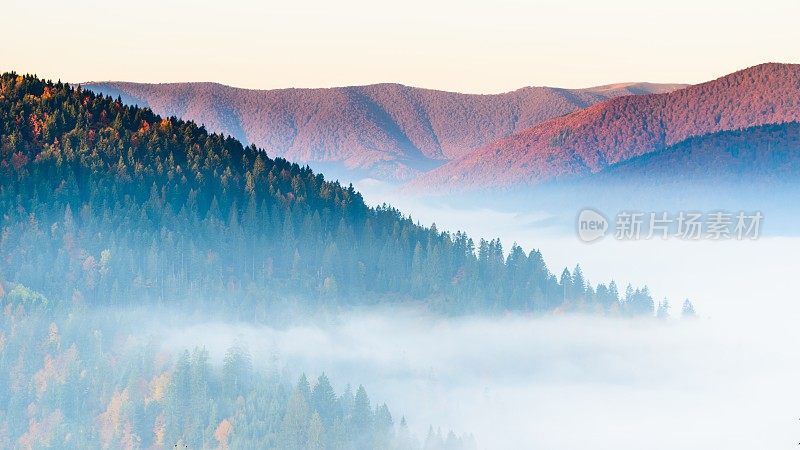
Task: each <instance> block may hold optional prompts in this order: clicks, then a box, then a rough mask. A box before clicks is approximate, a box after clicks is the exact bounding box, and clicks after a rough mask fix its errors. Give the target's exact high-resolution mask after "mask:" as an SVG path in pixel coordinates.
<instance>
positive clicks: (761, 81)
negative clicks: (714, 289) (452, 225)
mask: <svg viewBox="0 0 800 450" xmlns="http://www.w3.org/2000/svg"><path fill="white" fill-rule="evenodd" d="M790 121H800V65H793V64H762V65H759V66H755V67H751V68H749V69H745V70H742V71H739V72H735V73H733V74H730V75H727V76H724V77H722V78H719V79H717V80H714V81H710V82H707V83H703V84H698V85H694V86H689V87H687V88H685V89H681V90H677V91H674V92H670V93H665V94H656V95H642V96H628V97H622V98H617V99H612V100H609V101H606V102H603V103H599V104H597V105H594V106H591V107H589V108H586V109H585V110H581V111H578V112H575V113H572V114H569V115H567V116H564V117H560V118H557V119H553V120H550V121H548V122H545V123H542V124H540V125H538V126H535V127H533V128H530V129H528V130H525V131H523V132H520V133H518V134H515V135H513V136H511V137H508V138H505V139H501V140H499V141H496V142H494V143H491V144H489V145H487V146H485V147H484V148H482V149H480V150H477V151H475V152H472V153H470V154H469V155H467V156H465V157H463V158H461V159H460V160H457V161H453V162H451V163H448V164H446V165H444V166H442V167H439V168H437V169H435V170H433V171H431V172H429V173H427V174H425V175H423V176H421V177H420V178H418V179H416V180H415V181H414V182H413V184H414V186H415V187H416V188H417V189H424V190H430V189H437V190H464V189H467V190H469V189H481V188H486V187H508V186H513V185H535V184H539V183H542V182H545V181H549V180H553V179H557V178H564V177H572V176H582V175H586V174H590V173H596V172H599V171H601V170H603V169H604V168H605V167H608V166H609V165H611V164H615V163H619V162H622V161H625V160H627V159H630V158H633V157H636V156H640V155H643V154H646V153H650V152H653V151H658V150H663V149H665V148H666V147H668V146H670V145H674V144H677V143H678V142H681V141H683V140H685V139H687V138H690V137H693V136H702V135H704V134H709V133H714V132H719V131H726V130H737V129H741V128H747V127H753V126H759V125H766V124H780V123H784V122H790Z"/></svg>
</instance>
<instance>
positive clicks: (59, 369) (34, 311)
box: [0, 284, 475, 450]
mask: <svg viewBox="0 0 800 450" xmlns="http://www.w3.org/2000/svg"><path fill="white" fill-rule="evenodd" d="M0 305H2V308H1V312H0V392H2V393H3V395H2V396H0V448H4V449H11V448H19V449H38V448H65V449H67V448H70V449H90V448H95V449H128V450H133V449H147V448H149V449H159V448H166V449H170V448H192V449H241V450H251V449H276V450H277V449H280V450H322V449H349V450H372V449H375V450H387V449H394V450H423V449H424V450H461V449H464V450H469V449H474V448H475V445H474V442H472V439H471V438H470V437H468V436H467V437H463V438H462V437H458V436H456V435H455V434H453V433H450V434H448V435H446V436H444V437H441V435H440V434H436V433H434V434H432V435H431V436H430V437H428V438H427V439H424V440H419V439H417V438H416V437H415V436H413V435H412V433H410V432H409V429H408V426H407V424H406V419H405V418H403V417H393V416H392V414H391V412H390V411H389V408H388V407H387V406H386V405H385V404H375V405H373V403H372V402H371V401H370V398H369V396H368V395H367V391H366V390H365V389H364V387H363V386H359V387H358V388H355V389H354V388H351V387H347V388H345V389H344V390H343V391H341V392H339V393H337V392H336V390H335V389H334V388H333V387H332V385H331V381H330V380H329V379H328V378H327V377H326V376H325V374H324V373H323V374H321V375H319V376H318V377H315V379H314V380H313V381H309V380H308V379H307V378H306V376H305V375H303V376H301V377H300V378H299V380H297V381H292V380H290V379H288V378H287V375H284V374H283V373H282V370H281V367H280V366H279V365H278V363H277V362H270V363H267V364H266V367H265V362H263V361H253V359H252V357H251V356H250V354H249V352H248V350H247V349H246V348H245V347H244V346H242V345H240V344H234V345H233V346H232V347H231V348H230V349H228V351H227V353H226V354H225V357H224V360H223V361H222V363H221V364H217V363H212V360H211V356H210V355H209V353H208V351H206V350H205V349H204V348H195V349H194V350H192V351H191V352H190V351H182V352H181V351H178V352H177V353H178V354H177V355H173V354H172V352H168V351H167V350H164V349H160V348H159V347H158V346H157V345H155V344H154V343H153V342H149V343H147V344H140V343H139V342H141V341H143V340H144V337H145V335H146V330H144V329H143V327H142V322H143V319H144V318H145V317H147V318H148V321H151V320H152V316H151V315H150V314H152V311H151V310H150V311H148V312H147V313H145V312H144V311H143V310H138V311H136V310H134V311H132V310H131V309H128V308H123V309H118V310H113V309H112V310H105V311H103V312H102V313H98V312H94V311H91V310H87V309H86V308H84V307H82V306H81V305H76V304H72V303H71V302H55V301H48V299H47V298H45V297H44V296H43V295H41V294H39V293H37V292H35V291H31V290H30V289H28V288H26V287H24V286H22V285H13V284H0ZM184 445H185V446H186V447H184Z"/></svg>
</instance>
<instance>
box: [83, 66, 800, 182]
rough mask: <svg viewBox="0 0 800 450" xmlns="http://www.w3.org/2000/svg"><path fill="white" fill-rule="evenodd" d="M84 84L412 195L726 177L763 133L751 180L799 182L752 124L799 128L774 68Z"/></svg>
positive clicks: (789, 151)
mask: <svg viewBox="0 0 800 450" xmlns="http://www.w3.org/2000/svg"><path fill="white" fill-rule="evenodd" d="M83 86H84V88H86V89H89V90H92V91H95V92H99V93H103V94H107V95H111V96H113V97H117V96H120V97H121V98H122V100H123V101H124V102H127V103H132V104H136V105H143V106H148V107H150V108H152V109H154V111H155V112H157V113H160V114H162V115H166V116H173V115H174V116H178V117H181V118H185V119H191V120H194V121H196V122H197V123H200V124H203V125H205V126H206V128H208V129H209V130H210V131H215V132H221V133H224V134H229V135H232V136H234V137H237V138H238V139H240V140H242V141H243V142H253V143H255V144H256V145H258V146H260V147H261V148H263V149H265V151H266V152H267V153H268V154H274V155H279V156H282V157H285V158H287V159H289V160H294V161H298V162H303V163H309V164H311V165H315V164H316V165H317V167H319V166H320V165H322V167H323V168H324V169H325V170H326V171H328V172H330V173H334V174H336V173H337V169H342V170H344V171H345V172H344V173H347V174H349V175H351V176H352V178H358V177H362V176H371V177H376V178H379V179H383V180H389V181H400V182H403V183H404V184H405V187H404V189H405V190H406V191H410V192H416V193H453V192H470V191H486V190H489V191H491V190H494V189H503V190H508V189H514V188H517V187H520V186H522V187H532V186H537V185H541V184H543V183H551V184H552V183H553V182H560V181H561V180H573V179H580V178H584V177H587V176H590V175H593V174H600V173H603V172H604V171H606V170H608V171H610V173H611V174H610V175H608V176H600V177H596V176H592V177H590V178H591V179H592V180H595V181H596V180H607V179H611V178H614V179H619V178H620V177H621V176H622V174H625V175H624V176H626V177H629V178H630V177H634V176H640V177H645V176H646V175H647V174H652V173H655V172H660V173H662V174H672V175H673V176H675V175H676V174H677V175H680V176H681V177H683V178H687V177H690V174H692V173H694V174H695V175H694V176H698V174H699V173H706V171H707V170H709V169H713V170H712V172H714V173H715V174H716V176H721V177H726V178H728V179H730V178H731V177H732V176H735V175H736V174H737V173H741V172H742V170H745V169H744V168H745V167H749V165H751V163H752V162H753V161H750V160H748V159H746V158H748V157H751V156H753V154H752V152H749V151H741V152H739V151H737V152H730V151H728V150H730V147H731V145H734V144H732V143H731V139H735V140H736V143H735V145H736V146H738V148H744V149H746V148H753V146H755V145H758V142H760V139H761V138H763V137H764V136H765V133H766V134H768V135H769V138H770V139H771V140H770V142H772V144H771V145H770V146H769V147H768V148H765V149H761V148H760V147H759V150H758V155H757V161H756V162H757V164H758V166H759V167H760V168H761V169H760V170H759V171H757V174H758V176H760V177H763V178H766V179H770V178H776V177H780V176H784V177H785V176H787V173H794V172H793V169H791V167H793V163H792V161H793V158H794V155H795V154H796V152H794V151H793V149H796V148H797V146H796V141H795V140H793V138H792V136H794V131H793V130H794V128H791V127H790V128H785V129H780V130H776V129H772V128H769V129H766V130H765V129H759V128H758V127H761V126H765V125H782V124H791V123H793V122H800V65H795V64H778V63H767V64H761V65H757V66H754V67H750V68H747V69H744V70H740V71H738V72H734V73H732V74H729V75H726V76H723V77H721V78H718V79H715V80H712V81H709V82H706V83H701V84H697V85H680V84H652V83H622V84H615V85H608V86H600V87H595V88H588V89H560V88H549V87H527V88H523V89H519V90H516V91H513V92H508V93H504V94H496V95H471V94H459V93H451V92H443V91H434V90H427V89H419V88H413V87H407V86H403V85H398V84H378V85H370V86H353V87H342V88H328V89H281V90H269V91H258V90H246V89H237V88H231V87H227V86H223V85H219V84H213V83H177V84H137V83H124V82H105V83H86V84H84V85H83ZM749 128H753V130H750V131H742V130H747V129H749ZM739 131H742V132H741V133H739V134H734V135H731V134H725V133H727V132H739ZM719 133H722V134H721V135H719V136H715V135H716V134H719ZM702 137H706V139H704V140H701V141H697V140H696V139H697V138H702ZM775 139H777V141H775ZM689 140H692V141H691V142H688V141H689ZM697 146H700V147H697ZM690 147H691V148H694V149H695V150H693V151H690V152H689V151H687V150H686V149H687V148H690ZM777 149H781V150H780V151H778V150H777ZM648 155H652V157H648V158H640V157H645V156H648ZM723 155H725V156H723ZM748 155H749V156H748ZM627 161H632V163H631V164H628V165H624V164H623V163H625V162H627ZM657 164H658V165H659V167H658V168H655V166H656V165H657ZM787 164H788V165H787ZM621 166H623V168H621ZM770 167H771V168H773V169H775V168H778V167H780V168H781V169H780V171H779V173H780V174H782V175H778V174H777V172H776V173H773V172H770V170H769V168H770ZM787 167H788V169H787ZM787 171H788V172H787Z"/></svg>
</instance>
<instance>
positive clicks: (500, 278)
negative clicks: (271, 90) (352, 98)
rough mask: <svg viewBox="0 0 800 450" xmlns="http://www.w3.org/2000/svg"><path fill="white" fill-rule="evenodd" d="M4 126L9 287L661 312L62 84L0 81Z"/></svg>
mask: <svg viewBox="0 0 800 450" xmlns="http://www.w3.org/2000/svg"><path fill="white" fill-rule="evenodd" d="M0 131H1V133H0V134H2V142H1V143H0V177H2V184H0V214H2V221H3V222H2V230H3V232H2V236H1V237H0V276H2V277H3V278H4V279H6V280H10V281H14V282H19V283H23V284H25V285H28V286H31V287H33V288H35V289H37V290H40V291H42V292H44V293H45V294H46V295H48V297H51V298H59V299H73V301H75V302H89V303H93V304H106V305H109V304H118V303H124V302H127V303H138V302H158V303H169V304H188V305H200V304H205V305H216V306H219V307H220V308H224V309H227V310H235V311H239V312H240V313H241V314H242V315H245V316H247V317H249V318H252V317H256V318H258V317H264V316H266V315H267V313H268V311H270V310H274V309H275V308H279V307H284V306H287V305H290V304H291V303H293V302H296V303H298V304H300V305H301V306H302V307H304V308H307V307H318V306H321V305H325V306H327V307H336V306H340V305H356V304H372V303H378V302H384V303H385V302H400V301H406V300H418V301H423V302H425V304H427V305H429V306H430V307H431V308H433V309H436V310H439V311H445V312H450V313H463V312H503V311H528V312H547V311H555V310H578V311H592V312H595V311H596V312H617V311H622V312H630V313H631V314H633V313H642V312H643V311H645V309H648V310H649V311H650V313H652V309H653V306H652V299H650V298H649V294H647V293H646V290H642V291H639V290H636V291H635V292H634V291H631V292H630V293H629V295H627V296H626V297H625V298H620V297H619V295H618V292H617V289H616V287H615V286H614V285H613V284H612V285H610V286H605V285H599V286H597V287H594V286H591V285H589V283H588V282H587V280H586V279H585V278H584V276H583V274H582V273H581V271H580V270H579V269H576V270H574V271H573V273H570V272H569V271H566V270H565V271H564V272H563V273H562V274H561V276H560V278H557V277H556V276H554V275H553V274H551V273H550V272H549V271H548V270H547V268H546V266H545V264H544V261H543V259H542V255H541V254H540V253H539V252H538V251H535V250H534V251H531V252H529V253H525V252H524V251H523V250H522V249H521V248H519V247H518V246H514V247H513V248H512V249H511V251H510V252H509V253H508V256H505V253H504V251H503V249H502V246H501V244H500V242H499V241H497V240H494V241H483V240H482V241H481V242H480V243H479V244H478V245H475V244H474V243H473V242H472V240H470V239H469V238H468V237H467V236H466V235H464V234H463V233H456V234H450V233H443V232H439V231H438V230H437V229H436V228H435V227H431V228H425V227H421V226H419V225H416V224H414V223H413V222H412V220H411V219H410V218H406V217H403V216H402V215H401V214H400V213H399V212H398V211H397V210H395V209H393V208H390V207H386V206H384V207H379V208H370V207H368V206H367V205H365V203H364V201H363V199H362V197H361V195H360V194H358V192H356V191H355V190H354V189H353V188H352V187H343V186H341V185H339V184H338V183H331V182H329V181H326V180H325V179H324V177H323V176H322V175H319V174H315V173H313V172H312V171H311V170H310V169H308V168H304V167H301V166H299V165H297V164H291V163H289V162H287V161H285V160H283V159H270V158H268V157H267V156H266V155H265V154H264V153H263V152H261V151H259V150H258V149H257V148H255V147H253V146H250V147H243V146H242V144H241V143H239V142H238V141H236V140H235V139H233V138H230V137H224V136H222V135H218V134H209V133H208V132H206V131H205V129H203V128H202V127H198V126H197V125H195V124H194V123H192V122H184V121H181V120H178V119H175V118H174V117H173V118H161V117H159V116H157V115H155V114H153V113H152V112H151V111H150V110H148V109H143V108H138V107H130V106H125V105H123V104H122V103H121V102H120V101H119V100H113V99H111V98H110V97H103V96H98V95H95V94H93V93H91V92H87V91H83V90H81V89H73V88H72V87H69V86H67V85H64V84H61V83H56V84H53V83H50V82H45V81H42V80H39V79H37V78H35V77H33V76H18V75H16V74H11V73H9V74H4V75H3V76H2V77H0ZM634 294H635V295H634ZM640 294H641V295H640ZM640 303H641V304H644V305H647V306H648V308H642V307H641V305H640ZM233 307H235V308H233Z"/></svg>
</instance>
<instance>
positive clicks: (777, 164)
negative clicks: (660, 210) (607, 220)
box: [590, 122, 800, 184]
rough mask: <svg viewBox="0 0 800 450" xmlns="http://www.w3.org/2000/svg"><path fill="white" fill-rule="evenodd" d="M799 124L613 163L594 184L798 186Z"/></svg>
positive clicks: (692, 142) (714, 136)
mask: <svg viewBox="0 0 800 450" xmlns="http://www.w3.org/2000/svg"><path fill="white" fill-rule="evenodd" d="M798 175H800V123H797V122H789V123H781V124H769V125H761V126H757V127H750V128H744V129H738V130H733V131H720V132H717V133H711V134H707V135H703V136H697V137H692V138H689V139H686V140H685V141H682V142H679V143H678V144H675V145H672V146H670V147H667V148H665V149H664V150H660V151H656V152H652V153H648V154H645V155H642V156H639V157H636V158H631V159H629V160H627V161H623V162H621V163H619V164H615V165H612V166H610V167H608V168H607V169H605V170H603V171H602V172H600V173H598V174H597V175H596V176H594V177H592V178H591V179H590V181H598V182H600V181H620V182H621V181H623V180H624V181H625V182H628V183H629V182H633V181H636V182H640V183H652V184H663V183H670V182H672V183H675V182H678V183H680V182H686V181H692V182H694V183H711V184H713V183H720V182H726V183H735V182H741V181H742V180H747V181H748V184H752V183H767V184H777V183H786V184H796V183H795V180H797V177H798Z"/></svg>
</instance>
